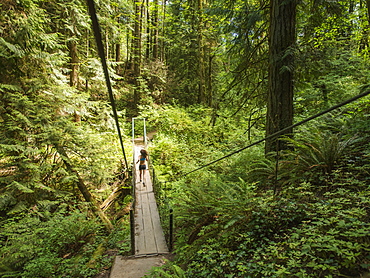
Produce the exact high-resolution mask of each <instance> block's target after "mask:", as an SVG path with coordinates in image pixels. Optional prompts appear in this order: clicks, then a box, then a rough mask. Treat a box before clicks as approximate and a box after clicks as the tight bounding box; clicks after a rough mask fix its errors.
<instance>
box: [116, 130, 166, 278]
mask: <svg viewBox="0 0 370 278" xmlns="http://www.w3.org/2000/svg"><path fill="white" fill-rule="evenodd" d="M133 130H134V127H133ZM144 138H146V132H145V130H144ZM135 141H139V140H133V142H134V145H133V161H134V162H135V160H137V158H138V157H139V154H140V150H141V149H142V148H144V147H145V143H146V142H145V140H144V145H141V144H137V143H136V144H135ZM133 165H134V166H133V179H132V183H133V189H134V190H133V195H134V196H133V197H134V201H133V208H132V209H133V214H132V216H131V217H133V218H132V219H131V223H132V224H131V229H132V231H131V232H132V233H133V234H132V242H131V245H132V253H133V254H132V256H130V257H123V256H117V257H116V258H115V261H114V263H113V266H112V269H111V272H110V278H140V277H143V276H144V275H145V274H146V273H148V271H150V269H151V268H152V267H153V266H160V265H162V264H163V263H164V258H165V257H164V256H165V255H167V254H169V250H168V247H167V243H166V240H165V237H164V233H163V229H162V227H161V222H160V218H159V213H158V208H157V204H156V200H155V196H154V190H153V183H152V178H151V175H150V171H148V170H146V171H145V174H144V175H143V178H142V181H140V179H139V170H138V166H137V165H136V164H135V163H134V164H133Z"/></svg>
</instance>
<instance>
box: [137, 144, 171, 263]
mask: <svg viewBox="0 0 370 278" xmlns="http://www.w3.org/2000/svg"><path fill="white" fill-rule="evenodd" d="M140 149H141V147H140V146H138V147H135V159H136V160H137V157H138V156H139V151H140ZM136 166H137V167H138V165H136ZM135 191H136V204H135V256H148V255H158V254H164V253H168V248H167V244H166V241H165V238H164V234H163V230H162V227H161V222H160V219H159V213H158V209H157V204H156V201H155V197H154V192H153V185H152V181H151V178H150V172H149V171H148V170H146V171H145V174H144V178H143V182H140V179H139V170H136V184H135Z"/></svg>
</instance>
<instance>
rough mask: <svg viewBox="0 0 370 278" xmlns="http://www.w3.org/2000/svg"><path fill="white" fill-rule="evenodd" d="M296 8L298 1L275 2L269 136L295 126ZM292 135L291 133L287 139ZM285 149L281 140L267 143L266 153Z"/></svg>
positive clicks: (272, 6)
mask: <svg viewBox="0 0 370 278" xmlns="http://www.w3.org/2000/svg"><path fill="white" fill-rule="evenodd" d="M296 6H297V3H296V0H271V11H270V34H269V80H268V81H269V88H268V95H267V119H266V136H269V135H271V134H274V133H275V132H277V131H280V130H282V129H284V128H286V127H288V126H290V125H292V123H293V71H294V70H293V62H294V45H295V42H296ZM291 133H292V130H291V129H289V130H287V131H286V132H284V135H287V134H291ZM285 148H286V144H283V143H282V142H281V141H279V140H277V137H275V138H271V139H268V140H266V145H265V152H266V153H269V152H271V151H279V150H281V149H285Z"/></svg>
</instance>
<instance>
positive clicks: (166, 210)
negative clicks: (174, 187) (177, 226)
mask: <svg viewBox="0 0 370 278" xmlns="http://www.w3.org/2000/svg"><path fill="white" fill-rule="evenodd" d="M150 171H151V172H152V183H153V191H154V196H155V199H156V202H157V207H158V212H159V217H160V219H161V225H162V229H163V233H164V236H165V239H166V242H167V246H168V249H169V251H170V252H171V251H172V247H173V226H174V223H173V209H172V207H171V203H170V197H169V194H168V193H169V191H170V190H171V188H170V187H169V186H168V184H169V183H167V182H160V181H159V180H158V178H157V175H156V172H155V169H154V167H153V166H152V165H150Z"/></svg>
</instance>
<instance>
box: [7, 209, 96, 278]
mask: <svg viewBox="0 0 370 278" xmlns="http://www.w3.org/2000/svg"><path fill="white" fill-rule="evenodd" d="M102 230H103V228H102V226H101V224H99V223H97V222H96V221H95V220H90V219H88V218H87V216H86V214H84V213H79V212H73V213H71V214H68V215H67V214H65V213H59V214H54V215H53V216H52V217H50V218H49V219H47V220H46V221H45V219H44V220H41V219H40V218H39V217H38V216H37V212H35V213H34V214H33V215H32V214H30V215H27V216H26V217H23V218H22V219H20V220H19V221H16V220H8V221H7V223H6V224H4V225H2V228H1V230H0V237H1V242H2V246H1V251H0V257H1V261H0V266H1V270H0V271H1V272H0V273H1V275H3V277H25V278H26V277H62V276H64V275H67V276H69V277H89V276H90V275H92V274H94V273H96V271H97V269H90V268H89V267H88V262H89V260H90V257H91V256H92V254H93V252H94V250H95V249H96V247H97V246H98V245H99V244H100V243H101V241H102V235H103V232H102Z"/></svg>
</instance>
